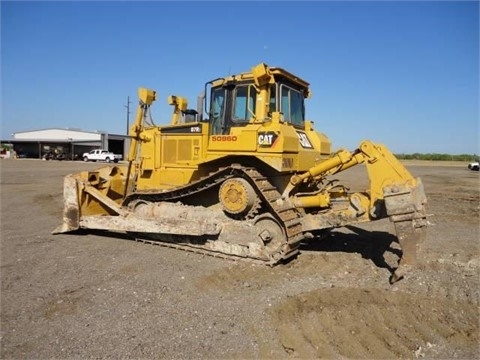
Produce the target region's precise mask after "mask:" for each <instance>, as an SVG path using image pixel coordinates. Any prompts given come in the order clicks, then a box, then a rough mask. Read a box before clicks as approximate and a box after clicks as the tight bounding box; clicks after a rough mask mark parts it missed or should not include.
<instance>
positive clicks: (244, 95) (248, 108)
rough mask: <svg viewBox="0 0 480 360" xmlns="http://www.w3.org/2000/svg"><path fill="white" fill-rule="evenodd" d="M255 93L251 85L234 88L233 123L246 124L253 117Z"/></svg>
mask: <svg viewBox="0 0 480 360" xmlns="http://www.w3.org/2000/svg"><path fill="white" fill-rule="evenodd" d="M256 101H257V92H256V91H255V88H254V87H253V86H252V85H241V86H237V87H236V88H235V100H234V104H233V109H232V112H233V116H232V121H233V122H235V123H236V122H248V120H250V118H252V117H254V116H255V103H256Z"/></svg>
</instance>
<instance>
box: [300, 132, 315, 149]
mask: <svg viewBox="0 0 480 360" xmlns="http://www.w3.org/2000/svg"><path fill="white" fill-rule="evenodd" d="M297 135H298V140H299V141H300V145H302V147H303V148H306V149H313V146H312V143H311V142H310V140H308V137H307V134H305V133H303V132H300V131H297Z"/></svg>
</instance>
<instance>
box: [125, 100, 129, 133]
mask: <svg viewBox="0 0 480 360" xmlns="http://www.w3.org/2000/svg"><path fill="white" fill-rule="evenodd" d="M125 107H126V108H127V135H128V133H129V132H130V96H127V105H126V106H125Z"/></svg>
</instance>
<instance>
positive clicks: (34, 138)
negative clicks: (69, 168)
mask: <svg viewBox="0 0 480 360" xmlns="http://www.w3.org/2000/svg"><path fill="white" fill-rule="evenodd" d="M2 144H12V145H13V150H15V152H16V154H17V156H18V157H25V158H37V159H40V158H42V156H43V155H45V154H47V153H63V154H66V155H67V157H68V158H70V159H74V158H77V157H78V158H81V155H82V154H83V153H84V152H88V151H90V150H92V149H98V148H102V149H106V150H109V151H112V152H114V153H116V154H121V155H122V156H123V158H124V159H125V158H126V155H127V154H128V149H129V146H130V138H129V137H128V136H126V135H115V134H109V133H107V132H103V131H82V130H80V129H69V128H67V129H61V128H49V129H38V130H30V131H19V132H16V133H13V139H11V140H2Z"/></svg>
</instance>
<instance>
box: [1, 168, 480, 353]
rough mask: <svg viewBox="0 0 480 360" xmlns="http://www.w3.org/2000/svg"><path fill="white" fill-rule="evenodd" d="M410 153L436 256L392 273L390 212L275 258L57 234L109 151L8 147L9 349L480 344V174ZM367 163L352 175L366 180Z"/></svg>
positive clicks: (4, 342) (5, 333)
mask: <svg viewBox="0 0 480 360" xmlns="http://www.w3.org/2000/svg"><path fill="white" fill-rule="evenodd" d="M406 164H407V167H408V168H409V170H410V171H411V172H412V173H413V174H414V175H415V176H421V178H422V180H423V182H424V184H425V188H426V192H427V197H428V201H429V203H428V210H429V213H430V214H431V215H432V216H431V217H429V221H430V223H431V226H430V227H429V228H428V236H427V239H426V241H425V242H424V244H423V246H422V248H421V251H420V253H419V258H420V260H421V263H420V264H419V265H418V267H417V268H416V269H414V270H413V271H412V272H410V273H409V274H408V275H407V277H406V278H405V279H403V280H401V281H399V282H398V283H395V284H394V285H390V284H389V282H388V279H389V276H390V270H391V268H392V267H395V266H396V264H397V261H398V256H399V248H398V245H397V244H396V242H395V241H394V240H395V237H394V231H393V225H392V224H391V223H390V222H389V221H388V220H380V221H378V222H375V223H369V224H365V225H362V226H361V227H348V228H344V229H339V230H338V231H336V232H334V233H333V234H332V236H331V237H330V238H328V239H326V240H324V241H322V242H318V243H306V244H303V245H302V247H301V249H300V250H301V253H300V255H299V256H298V257H297V258H295V259H294V260H293V261H290V262H289V263H287V264H284V265H279V266H275V267H272V268H270V267H264V266H260V265H250V264H248V263H243V262H231V261H227V260H222V259H218V258H214V257H208V256H202V255H198V254H193V253H188V252H182V251H180V250H175V249H170V248H165V247H161V246H153V245H145V244H141V243H137V242H135V241H131V240H128V239H126V238H122V237H119V238H115V237H112V236H100V235H92V234H82V235H81V234H62V235H52V234H51V231H52V230H53V229H54V228H55V227H56V226H57V225H59V224H60V221H61V213H62V186H63V180H62V177H63V176H64V175H66V174H68V173H72V172H77V171H80V170H84V169H93V168H96V167H98V166H99V165H98V164H92V163H81V162H51V161H48V162H46V161H40V160H29V159H18V160H9V159H2V160H0V166H1V188H0V191H1V258H0V261H1V263H0V265H1V267H0V269H1V297H0V300H1V303H0V305H1V331H0V336H1V338H0V341H1V352H0V357H1V358H2V359H80V358H81V359H85V358H97V359H98V358H114V359H119V358H135V359H142V358H143V359H152V358H171V359H199V358H202V359H229V358H232V359H247V358H248V359H259V358H262V359H280V358H282V359H285V358H309V359H311V358H335V359H403V358H405V359H415V358H425V359H453V358H457V359H478V358H480V350H479V343H480V335H479V304H480V301H479V300H480V298H479V291H480V286H479V285H480V276H479V275H480V274H479V269H480V244H479V210H480V208H479V206H480V205H479V204H480V186H479V185H480V182H479V175H480V173H478V172H472V171H469V170H467V169H466V164H463V163H462V164H453V165H452V164H449V165H450V166H445V164H437V163H432V162H429V163H406ZM439 165H441V166H439ZM362 171H363V170H362V168H361V167H357V168H354V169H351V171H349V172H347V173H345V174H342V177H343V179H344V181H345V182H347V184H348V183H349V184H350V185H351V187H352V188H353V190H357V189H355V188H357V187H358V190H359V189H361V188H362V187H364V186H366V184H367V183H366V179H364V177H363V173H362Z"/></svg>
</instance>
